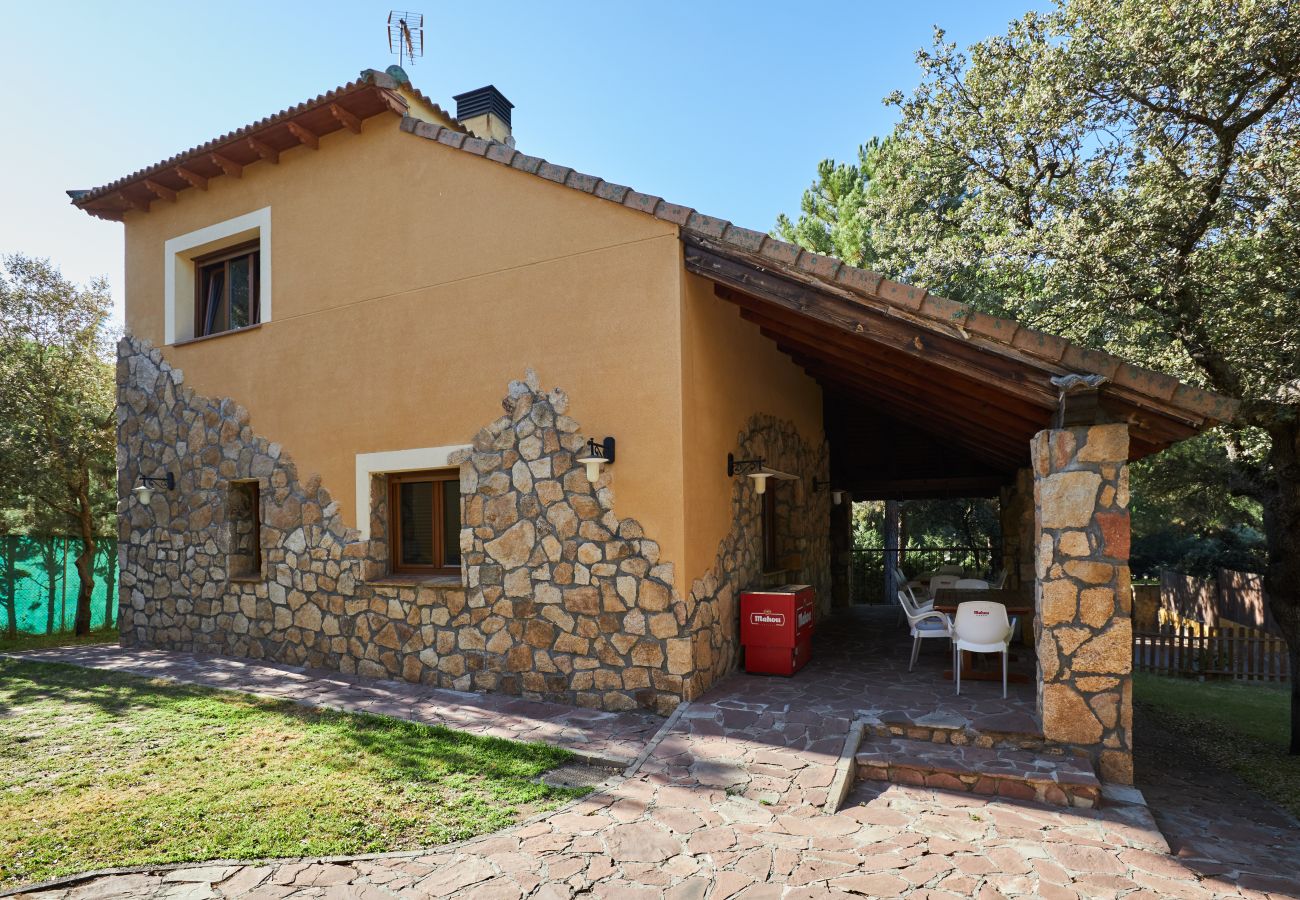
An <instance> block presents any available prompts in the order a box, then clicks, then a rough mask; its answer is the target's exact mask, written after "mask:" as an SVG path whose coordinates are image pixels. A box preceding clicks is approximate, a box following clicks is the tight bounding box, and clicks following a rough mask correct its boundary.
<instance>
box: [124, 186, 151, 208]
mask: <svg viewBox="0 0 1300 900" xmlns="http://www.w3.org/2000/svg"><path fill="white" fill-rule="evenodd" d="M117 199H119V200H121V201H122V202H123V203H125V204H126V205H127V207H128V208H129V209H138V210H140V212H148V211H149V201H148V200H141V199H139V198H137V197H132V196H131V195H130V194H128V193H127V192H126V191H118V192H117Z"/></svg>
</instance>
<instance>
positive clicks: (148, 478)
mask: <svg viewBox="0 0 1300 900" xmlns="http://www.w3.org/2000/svg"><path fill="white" fill-rule="evenodd" d="M151 484H162V485H166V486H167V490H169V491H174V490H176V476H175V475H173V474H172V473H171V472H168V473H167V474H166V475H158V476H153V475H141V476H140V484H139V485H138V486H136V487H134V488H132V489H131V493H133V494H135V496H136V498H137V499H139V501H140V502H141V503H143V504H144V505H145V506H148V505H149V504H150V503H151V502H152V501H153V488H151V487H150V485H151Z"/></svg>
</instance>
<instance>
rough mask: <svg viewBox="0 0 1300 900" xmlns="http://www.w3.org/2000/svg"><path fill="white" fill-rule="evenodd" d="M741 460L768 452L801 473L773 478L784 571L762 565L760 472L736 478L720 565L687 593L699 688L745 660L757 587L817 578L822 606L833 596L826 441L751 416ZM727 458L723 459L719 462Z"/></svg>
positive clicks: (776, 462) (774, 462)
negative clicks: (817, 486) (749, 598)
mask: <svg viewBox="0 0 1300 900" xmlns="http://www.w3.org/2000/svg"><path fill="white" fill-rule="evenodd" d="M734 452H735V455H736V457H737V458H739V459H752V458H756V457H762V458H763V461H764V464H765V465H766V466H767V467H768V468H772V469H777V470H779V471H782V472H787V473H789V474H791V475H798V476H799V480H798V481H780V482H778V481H775V480H773V479H769V481H768V489H769V490H775V491H776V492H777V495H776V496H777V506H776V514H777V520H778V527H777V534H778V536H779V538H780V541H779V546H778V556H779V557H780V559H781V560H782V564H783V565H784V567H785V571H782V572H778V573H775V574H772V575H765V574H764V573H763V571H762V563H763V554H762V541H763V536H762V535H763V530H762V498H761V497H759V496H758V495H757V494H755V492H754V488H753V479H750V478H743V477H740V478H734V479H733V480H732V488H731V511H732V526H731V530H730V531H729V532H728V533H727V536H726V537H725V538H723V539H722V541H721V542H720V543H719V545H718V561H717V563H716V564H715V565H714V567H713V569H712V570H711V571H709V572H708V573H706V574H705V575H704V576H702V577H700V578H697V579H696V580H695V581H694V582H693V583H692V584H691V591H690V594H689V595H688V597H687V599H686V614H687V621H688V622H689V623H690V627H689V629H688V631H689V633H690V634H691V635H693V640H694V647H695V650H694V658H695V668H696V676H695V677H696V681H697V684H698V687H697V691H701V690H703V689H704V688H705V687H707V686H708V685H709V684H711V683H712V682H713V681H715V680H716V679H717V678H718V677H720V676H722V675H724V674H726V673H727V672H730V671H731V670H732V669H734V668H735V667H736V666H737V665H738V663H739V661H740V656H739V654H740V643H739V637H740V636H739V625H740V613H739V597H740V591H741V590H743V589H745V588H747V587H750V586H766V587H772V586H776V585H780V584H787V583H798V584H811V585H812V586H813V588H814V589H815V590H816V592H817V601H818V608H819V612H821V613H825V612H826V611H828V610H829V609H830V602H831V545H830V508H831V497H830V492H829V491H827V490H822V491H814V490H813V488H812V484H813V480H814V479H817V480H823V481H824V480H826V479H827V478H828V477H829V474H830V463H829V451H828V448H827V445H826V442H825V441H824V440H823V441H820V442H818V443H817V444H809V443H808V442H806V441H804V440H803V438H801V437H800V436H799V432H798V431H797V430H796V429H795V427H794V425H793V424H792V423H789V422H785V421H781V420H778V419H776V418H774V417H772V416H767V415H761V414H760V415H756V416H754V417H752V418H751V419H750V420H749V422H748V423H746V426H745V428H744V429H743V430H742V431H741V433H740V434H739V435H738V436H737V438H736V450H735V451H734ZM719 462H721V461H719Z"/></svg>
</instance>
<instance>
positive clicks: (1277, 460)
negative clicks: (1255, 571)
mask: <svg viewBox="0 0 1300 900" xmlns="http://www.w3.org/2000/svg"><path fill="white" fill-rule="evenodd" d="M1269 437H1270V438H1272V443H1271V446H1270V447H1269V454H1268V457H1269V464H1270V468H1271V469H1272V470H1273V478H1274V482H1273V485H1272V486H1271V487H1272V490H1270V491H1269V492H1268V494H1267V495H1266V497H1265V500H1264V534H1265V538H1266V540H1267V546H1268V567H1267V569H1266V571H1265V574H1264V590H1265V592H1266V594H1267V596H1268V606H1269V609H1270V610H1271V611H1272V613H1273V619H1274V620H1275V621H1276V622H1277V625H1278V628H1279V629H1280V630H1281V631H1282V636H1283V637H1284V638H1286V642H1287V648H1288V655H1289V656H1290V660H1291V753H1292V754H1293V755H1300V422H1297V421H1295V420H1288V421H1283V422H1281V423H1278V424H1277V425H1275V426H1273V427H1272V428H1270V429H1269Z"/></svg>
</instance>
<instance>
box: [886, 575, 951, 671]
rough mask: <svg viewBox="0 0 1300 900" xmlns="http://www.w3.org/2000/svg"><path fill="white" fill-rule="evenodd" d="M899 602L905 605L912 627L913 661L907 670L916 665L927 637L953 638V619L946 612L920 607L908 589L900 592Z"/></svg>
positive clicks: (904, 608) (905, 611)
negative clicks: (913, 600) (922, 644)
mask: <svg viewBox="0 0 1300 900" xmlns="http://www.w3.org/2000/svg"><path fill="white" fill-rule="evenodd" d="M898 604H899V605H900V606H901V607H903V613H904V614H905V615H906V616H907V623H908V625H909V626H911V629H912V661H911V662H910V663H908V664H907V671H909V672H910V671H912V669H913V668H915V666H916V657H917V654H918V653H920V652H921V641H922V640H924V639H925V638H948V639H949V640H952V619H949V618H948V616H947V614H946V613H941V612H939V611H937V610H933V609H929V610H922V609H918V608H917V607H916V605H915V604H914V603H912V598H911V597H910V596H909V595H908V593H907V591H899V592H898Z"/></svg>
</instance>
